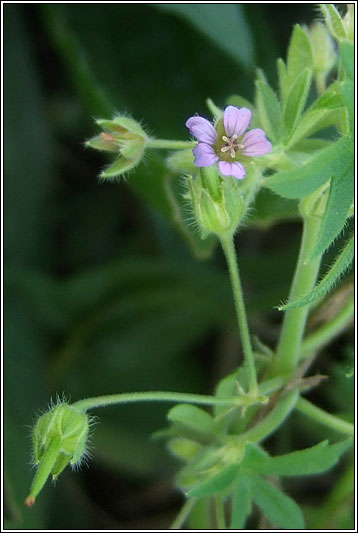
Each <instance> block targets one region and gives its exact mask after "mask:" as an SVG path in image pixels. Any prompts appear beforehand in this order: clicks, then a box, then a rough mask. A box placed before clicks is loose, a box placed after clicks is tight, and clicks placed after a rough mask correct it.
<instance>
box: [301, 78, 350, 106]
mask: <svg viewBox="0 0 358 533" xmlns="http://www.w3.org/2000/svg"><path fill="white" fill-rule="evenodd" d="M341 85H342V82H340V81H334V82H333V83H331V85H330V86H329V87H328V88H327V90H326V91H325V92H324V93H323V94H322V95H321V96H320V97H319V98H318V99H317V100H316V101H315V103H314V104H313V105H312V106H311V107H310V109H309V110H308V111H316V110H318V109H337V108H338V107H341V106H342V101H341V98H340V92H341Z"/></svg>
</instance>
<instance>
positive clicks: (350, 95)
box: [341, 80, 354, 133]
mask: <svg viewBox="0 0 358 533" xmlns="http://www.w3.org/2000/svg"><path fill="white" fill-rule="evenodd" d="M341 90H342V92H341V97H342V102H343V105H345V106H346V108H347V110H348V116H349V130H350V132H351V133H353V131H354V82H353V81H352V80H346V81H344V82H343V83H342V87H341Z"/></svg>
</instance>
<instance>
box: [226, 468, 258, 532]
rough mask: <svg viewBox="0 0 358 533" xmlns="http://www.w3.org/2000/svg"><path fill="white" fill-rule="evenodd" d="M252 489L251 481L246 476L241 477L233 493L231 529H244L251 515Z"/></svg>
mask: <svg viewBox="0 0 358 533" xmlns="http://www.w3.org/2000/svg"><path fill="white" fill-rule="evenodd" d="M251 500H252V496H251V487H250V479H249V478H248V476H245V475H244V474H242V475H240V477H239V479H238V480H237V482H236V486H235V488H234V490H233V493H232V511H231V522H230V528H229V529H243V528H244V526H245V522H246V519H247V517H248V516H249V514H250V513H251Z"/></svg>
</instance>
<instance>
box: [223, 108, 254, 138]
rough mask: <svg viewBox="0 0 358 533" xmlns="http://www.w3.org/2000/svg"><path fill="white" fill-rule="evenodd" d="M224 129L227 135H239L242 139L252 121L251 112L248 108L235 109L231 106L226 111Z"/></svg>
mask: <svg viewBox="0 0 358 533" xmlns="http://www.w3.org/2000/svg"><path fill="white" fill-rule="evenodd" d="M223 120H224V128H225V131H226V135H237V136H238V137H240V135H242V134H243V133H244V131H245V130H246V129H247V127H248V125H249V123H250V120H251V111H250V109H247V108H246V107H241V109H239V108H238V107H234V106H233V105H229V106H228V107H226V108H225V111H224V118H223Z"/></svg>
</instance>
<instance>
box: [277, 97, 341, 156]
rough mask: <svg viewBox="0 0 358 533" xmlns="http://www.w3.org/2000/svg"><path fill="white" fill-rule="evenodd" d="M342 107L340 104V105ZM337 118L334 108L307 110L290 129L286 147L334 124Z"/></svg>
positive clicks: (290, 146)
mask: <svg viewBox="0 0 358 533" xmlns="http://www.w3.org/2000/svg"><path fill="white" fill-rule="evenodd" d="M340 107H342V105H340ZM336 120H337V112H336V109H317V110H314V111H309V110H308V111H307V112H306V113H305V114H304V115H303V117H302V118H301V120H300V122H299V123H298V124H297V126H296V127H295V128H294V129H293V130H292V132H291V136H290V137H289V138H288V139H287V141H286V143H285V144H286V147H287V148H292V146H294V145H295V144H296V143H297V142H299V141H300V140H301V139H303V138H305V137H309V136H310V135H312V134H313V133H315V132H316V131H319V130H320V129H323V128H326V127H327V126H328V125H331V124H334V123H335V122H336Z"/></svg>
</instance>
